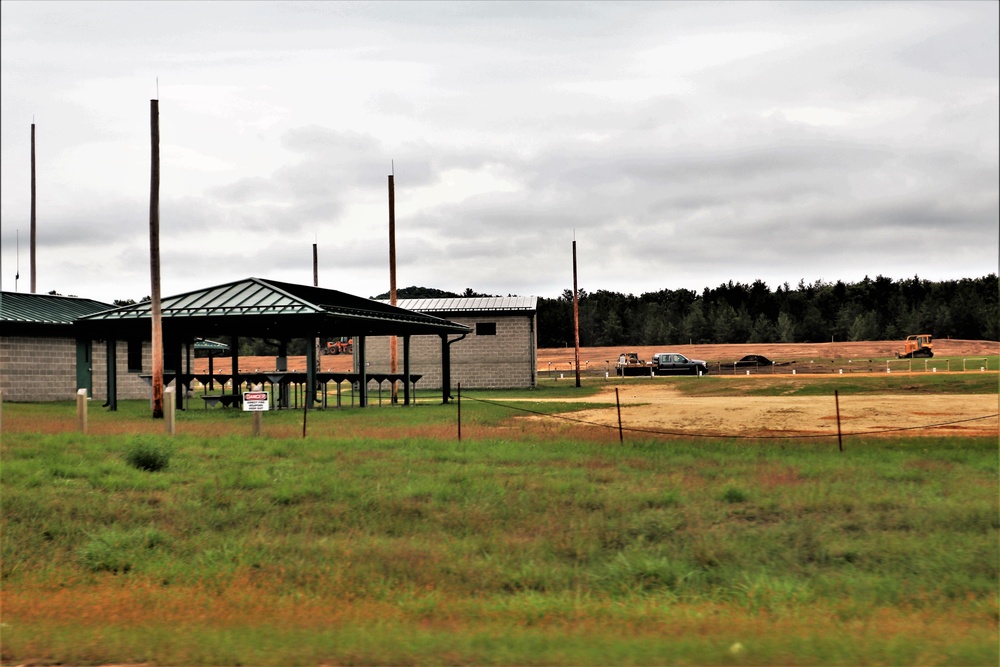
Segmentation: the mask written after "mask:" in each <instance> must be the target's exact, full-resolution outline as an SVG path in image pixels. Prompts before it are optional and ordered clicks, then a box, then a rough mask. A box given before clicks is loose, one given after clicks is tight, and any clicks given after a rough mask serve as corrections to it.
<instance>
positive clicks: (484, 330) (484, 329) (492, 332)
mask: <svg viewBox="0 0 1000 667" xmlns="http://www.w3.org/2000/svg"><path fill="white" fill-rule="evenodd" d="M476 335H477V336H496V335H497V323H496V322H476Z"/></svg>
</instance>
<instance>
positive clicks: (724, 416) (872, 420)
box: [566, 378, 1000, 437]
mask: <svg viewBox="0 0 1000 667" xmlns="http://www.w3.org/2000/svg"><path fill="white" fill-rule="evenodd" d="M690 381H694V382H697V380H696V379H695V378H690ZM616 387H617V388H618V397H619V401H620V402H621V406H622V407H621V419H622V426H623V428H626V429H642V430H651V431H664V432H669V433H678V434H692V435H695V434H700V435H718V436H740V437H747V436H758V437H773V436H780V437H791V436H815V435H830V436H835V435H836V434H837V405H836V402H835V399H834V397H833V396H818V397H815V396H809V397H806V396H776V397H760V396H741V397H690V396H683V395H681V394H680V392H679V391H678V390H677V389H675V388H674V387H671V386H669V385H655V384H638V383H634V384H632V385H631V386H630V385H629V381H628V380H626V381H625V382H624V383H621V384H616V385H615V386H609V387H607V388H606V389H605V390H604V391H603V392H602V393H601V394H600V395H599V396H597V397H590V398H586V399H581V400H585V401H589V402H606V403H607V407H606V408H599V409H592V410H584V411H582V412H573V413H569V414H567V415H566V416H567V417H572V418H573V419H579V420H583V421H587V422H592V423H597V424H602V425H606V426H615V427H617V425H618V411H617V408H616V404H615V388H616ZM998 413H1000V396H998V395H996V394H991V395H978V394H976V395H959V394H956V395H951V394H935V395H918V396H901V395H884V396H854V397H851V396H841V397H840V422H841V430H842V433H843V434H845V435H850V434H861V433H867V432H886V431H892V433H893V434H895V435H949V434H950V435H994V436H997V435H1000V418H998V417H997V415H998ZM981 417H987V418H986V419H979V418H981ZM962 420H974V421H962ZM955 422H958V423H955ZM898 429H908V430H905V431H899V430H898ZM887 434H888V433H887Z"/></svg>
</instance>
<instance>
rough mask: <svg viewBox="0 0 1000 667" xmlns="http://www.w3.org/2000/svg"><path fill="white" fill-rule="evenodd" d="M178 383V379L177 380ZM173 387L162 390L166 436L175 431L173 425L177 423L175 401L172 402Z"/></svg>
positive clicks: (174, 389)
mask: <svg viewBox="0 0 1000 667" xmlns="http://www.w3.org/2000/svg"><path fill="white" fill-rule="evenodd" d="M177 381H178V383H179V382H180V379H179V378H178V380H177ZM175 391H176V388H175V387H167V388H166V389H164V390H163V425H164V427H165V428H166V431H167V435H173V434H174V433H175V431H176V429H175V426H174V425H175V424H176V423H177V421H176V418H177V401H176V400H174V392H175Z"/></svg>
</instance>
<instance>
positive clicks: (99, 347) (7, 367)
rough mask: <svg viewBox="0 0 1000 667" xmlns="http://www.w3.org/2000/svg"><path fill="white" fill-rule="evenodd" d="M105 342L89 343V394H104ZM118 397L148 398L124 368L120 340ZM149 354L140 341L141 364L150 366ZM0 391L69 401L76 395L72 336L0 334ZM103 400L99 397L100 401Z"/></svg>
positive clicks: (12, 396) (9, 396) (19, 397)
mask: <svg viewBox="0 0 1000 667" xmlns="http://www.w3.org/2000/svg"><path fill="white" fill-rule="evenodd" d="M105 350H106V346H105V344H104V343H103V342H95V343H93V344H92V354H91V360H92V364H91V368H92V369H93V370H92V381H93V392H92V394H91V397H92V398H100V399H104V398H106V397H107V361H106V352H105ZM116 357H117V368H118V398H119V399H122V400H124V399H130V398H148V397H149V385H147V384H146V383H145V382H143V380H142V379H141V378H140V377H139V376H138V374H135V373H129V372H128V350H127V346H126V343H125V342H124V341H119V342H118V344H117V345H116ZM151 364H152V355H151V352H150V346H149V344H148V343H144V344H143V366H144V368H146V369H148V368H150V366H151ZM0 391H3V394H4V400H7V401H25V402H27V401H72V400H75V397H76V391H77V386H76V340H75V339H73V338H58V337H53V338H41V337H27V336H0ZM102 402H103V401H102Z"/></svg>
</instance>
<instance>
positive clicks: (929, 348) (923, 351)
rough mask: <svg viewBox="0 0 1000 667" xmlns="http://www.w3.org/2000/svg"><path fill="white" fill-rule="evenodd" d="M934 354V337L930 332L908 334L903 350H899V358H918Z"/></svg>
mask: <svg viewBox="0 0 1000 667" xmlns="http://www.w3.org/2000/svg"><path fill="white" fill-rule="evenodd" d="M933 356H934V338H933V336H931V335H930V334H916V335H913V336H907V337H906V341H905V342H904V348H903V351H902V352H897V353H896V357H897V358H899V359H916V358H917V357H933Z"/></svg>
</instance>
